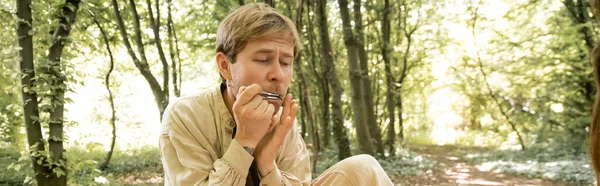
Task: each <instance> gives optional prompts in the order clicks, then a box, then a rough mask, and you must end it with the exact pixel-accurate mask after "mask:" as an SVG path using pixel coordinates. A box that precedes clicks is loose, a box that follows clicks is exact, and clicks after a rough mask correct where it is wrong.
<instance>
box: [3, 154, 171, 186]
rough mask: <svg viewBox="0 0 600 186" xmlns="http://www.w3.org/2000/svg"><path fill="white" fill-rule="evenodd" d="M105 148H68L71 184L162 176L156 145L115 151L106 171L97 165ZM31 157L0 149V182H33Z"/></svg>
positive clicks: (126, 181) (152, 179)
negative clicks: (102, 178)
mask: <svg viewBox="0 0 600 186" xmlns="http://www.w3.org/2000/svg"><path fill="white" fill-rule="evenodd" d="M106 153H107V152H106V151H104V150H102V149H100V148H97V147H94V145H88V146H87V147H86V148H79V147H73V148H69V149H67V155H66V156H67V159H68V162H67V164H68V170H69V173H68V174H69V177H68V178H69V185H98V184H101V182H100V181H99V180H101V178H100V177H104V178H106V179H107V180H108V182H109V183H110V185H124V184H133V183H135V181H136V180H135V179H133V180H132V178H136V179H137V178H139V179H141V181H138V182H142V183H143V182H148V183H152V182H157V181H161V180H160V179H159V180H156V177H157V176H162V172H163V170H162V165H161V162H160V154H159V153H158V149H156V147H144V148H141V149H136V150H131V151H116V152H114V154H113V158H112V161H111V164H110V165H109V167H108V169H107V170H105V171H104V172H102V171H100V170H98V169H97V166H98V164H99V163H100V162H102V161H103V160H104V158H105V155H106ZM30 167H31V160H30V159H29V156H28V155H27V154H26V153H24V152H22V153H19V152H18V151H17V150H15V149H12V148H3V149H0V169H2V170H3V171H2V172H3V174H0V185H27V184H25V183H30V182H31V181H33V179H32V178H33V169H32V168H30Z"/></svg>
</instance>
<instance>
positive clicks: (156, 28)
mask: <svg viewBox="0 0 600 186" xmlns="http://www.w3.org/2000/svg"><path fill="white" fill-rule="evenodd" d="M158 1H159V0H155V1H154V2H155V7H156V19H154V15H153V14H152V4H151V3H150V0H146V4H148V18H149V19H150V27H151V28H152V31H153V33H154V44H155V46H156V49H157V50H158V56H159V58H160V62H161V63H162V75H163V88H162V92H163V99H162V102H161V103H160V104H161V106H162V107H163V108H162V109H163V111H164V108H166V107H167V105H168V104H169V103H168V102H169V63H168V62H167V58H166V57H165V52H164V51H163V48H162V40H161V39H160V6H159V3H158ZM162 113H163V112H162V111H161V112H160V114H161V118H162Z"/></svg>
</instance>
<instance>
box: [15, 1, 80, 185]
mask: <svg viewBox="0 0 600 186" xmlns="http://www.w3.org/2000/svg"><path fill="white" fill-rule="evenodd" d="M79 2H80V1H78V0H67V1H66V2H65V4H64V5H63V6H62V9H61V10H62V11H61V12H60V14H57V15H59V17H58V20H59V24H58V25H57V26H56V27H55V29H54V32H53V35H52V44H51V46H50V48H49V49H48V52H47V53H48V56H47V57H46V60H47V63H48V68H42V70H41V74H44V75H45V76H47V77H48V78H44V80H45V81H46V83H48V86H51V87H54V89H52V90H51V92H50V103H51V106H52V107H51V109H46V110H44V111H46V112H48V114H49V115H50V118H49V122H48V126H49V137H48V146H49V156H45V155H43V154H45V153H44V152H45V147H44V140H43V135H42V131H41V124H40V121H39V116H40V111H39V108H38V100H37V99H38V98H37V94H36V93H35V92H34V91H33V90H32V88H33V87H34V86H35V82H34V79H35V78H36V76H35V70H34V62H33V41H32V36H31V35H30V34H29V31H31V28H32V27H31V24H32V17H31V8H30V6H31V1H27V0H26V1H17V17H18V18H19V19H20V21H18V24H17V34H18V36H19V39H18V40H19V46H20V47H22V50H20V51H19V57H20V58H21V59H20V68H21V72H22V73H23V74H24V76H22V79H21V83H22V86H23V87H22V95H23V109H24V110H23V112H24V117H25V125H26V131H27V139H28V142H29V145H30V150H33V151H34V152H31V157H32V160H33V167H34V172H35V174H36V181H37V183H38V185H41V186H45V185H57V186H61V185H66V184H67V166H66V165H67V162H66V158H65V157H64V155H63V152H64V146H63V120H64V117H63V116H64V103H65V101H64V100H65V98H64V95H65V92H66V76H65V75H64V73H63V71H62V68H61V64H60V58H61V56H62V52H63V49H64V47H65V44H66V43H67V38H68V36H69V33H70V31H71V26H72V25H73V22H74V21H75V15H76V13H77V10H78V8H79ZM45 165H50V166H49V167H47V166H45Z"/></svg>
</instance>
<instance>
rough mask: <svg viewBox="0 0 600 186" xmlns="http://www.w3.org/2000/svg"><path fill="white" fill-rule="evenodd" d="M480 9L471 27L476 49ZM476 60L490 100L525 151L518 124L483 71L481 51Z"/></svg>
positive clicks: (477, 53)
mask: <svg viewBox="0 0 600 186" xmlns="http://www.w3.org/2000/svg"><path fill="white" fill-rule="evenodd" d="M478 8H479V7H474V8H473V11H474V12H473V15H474V17H473V21H472V25H471V35H472V36H473V45H474V46H475V48H477V37H476V35H475V28H477V27H476V25H477V20H478V12H477V11H478ZM476 55H477V56H476V60H477V64H478V67H479V68H478V69H479V72H480V73H481V75H482V76H483V83H484V85H485V87H486V89H487V91H488V95H489V96H490V98H492V100H493V101H494V103H496V106H497V107H498V109H499V110H500V113H501V114H502V116H504V118H505V119H506V121H507V122H508V124H509V125H510V127H511V128H512V129H513V131H515V133H516V134H517V138H518V140H519V144H520V145H521V150H525V149H526V146H525V142H524V141H523V137H521V133H520V132H519V130H517V124H516V123H515V122H513V121H512V120H511V119H510V117H509V116H508V114H507V113H506V111H505V110H504V107H502V103H500V101H498V97H497V95H496V94H495V93H494V91H493V90H492V88H491V86H490V84H489V83H488V81H487V73H485V70H484V69H483V62H482V61H481V57H480V55H479V51H476Z"/></svg>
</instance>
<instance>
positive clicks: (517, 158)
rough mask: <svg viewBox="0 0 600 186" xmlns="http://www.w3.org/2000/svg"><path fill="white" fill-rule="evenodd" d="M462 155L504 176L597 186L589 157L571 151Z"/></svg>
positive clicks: (551, 149)
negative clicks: (516, 175) (523, 176)
mask: <svg viewBox="0 0 600 186" xmlns="http://www.w3.org/2000/svg"><path fill="white" fill-rule="evenodd" d="M459 155H460V156H463V157H465V158H466V159H467V160H468V161H470V162H471V163H473V164H478V165H479V166H481V167H486V168H491V169H493V170H495V171H500V172H504V173H512V174H520V175H525V176H528V177H531V178H544V179H550V180H560V181H566V182H569V183H574V184H580V185H591V184H593V183H595V175H594V171H593V170H592V169H591V167H590V166H591V163H590V161H589V158H588V155H587V154H578V155H574V154H573V152H570V151H569V149H565V148H559V147H556V146H554V147H546V148H537V147H536V148H530V149H528V150H526V151H514V150H495V149H491V148H484V149H472V148H471V149H469V148H464V149H461V152H460V153H459Z"/></svg>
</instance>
